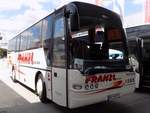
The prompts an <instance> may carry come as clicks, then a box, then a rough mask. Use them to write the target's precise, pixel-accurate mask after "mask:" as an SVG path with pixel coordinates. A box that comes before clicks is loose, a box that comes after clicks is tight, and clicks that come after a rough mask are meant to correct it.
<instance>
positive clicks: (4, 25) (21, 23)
mask: <svg viewBox="0 0 150 113" xmlns="http://www.w3.org/2000/svg"><path fill="white" fill-rule="evenodd" d="M70 1H73V0H1V1H0V32H1V34H3V35H4V37H6V38H7V39H10V38H12V37H13V36H15V35H17V34H18V33H19V32H21V31H23V30H24V29H25V28H27V27H29V26H30V25H32V24H34V23H35V22H37V21H38V20H40V19H41V18H43V17H44V16H46V15H48V14H49V13H50V12H51V11H52V10H54V9H55V8H56V7H58V6H61V5H62V4H65V3H68V2H70ZM76 1H83V2H89V3H95V0H76ZM103 1H104V2H103V4H104V6H105V7H107V8H109V9H112V2H111V1H112V0H103ZM143 4H144V0H125V7H124V14H125V16H129V15H132V14H135V13H136V12H140V11H141V10H142V8H143Z"/></svg>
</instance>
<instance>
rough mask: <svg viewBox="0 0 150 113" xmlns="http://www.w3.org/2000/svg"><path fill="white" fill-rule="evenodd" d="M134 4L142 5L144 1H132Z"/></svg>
mask: <svg viewBox="0 0 150 113" xmlns="http://www.w3.org/2000/svg"><path fill="white" fill-rule="evenodd" d="M132 2H133V3H134V4H143V3H144V2H145V0H132Z"/></svg>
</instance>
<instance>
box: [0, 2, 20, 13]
mask: <svg viewBox="0 0 150 113" xmlns="http://www.w3.org/2000/svg"><path fill="white" fill-rule="evenodd" d="M21 5H22V0H1V1H0V11H5V10H16V9H20V7H21Z"/></svg>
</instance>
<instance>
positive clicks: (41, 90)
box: [36, 74, 47, 103]
mask: <svg viewBox="0 0 150 113" xmlns="http://www.w3.org/2000/svg"><path fill="white" fill-rule="evenodd" d="M36 94H37V95H38V96H39V99H40V100H41V102H43V103H46V102H47V98H46V85H45V82H44V80H43V76H42V74H39V75H38V79H37V81H36Z"/></svg>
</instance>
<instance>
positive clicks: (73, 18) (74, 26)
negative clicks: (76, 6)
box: [70, 13, 80, 31]
mask: <svg viewBox="0 0 150 113" xmlns="http://www.w3.org/2000/svg"><path fill="white" fill-rule="evenodd" d="M70 27H71V31H78V30H79V29H80V22H79V15H78V14H74V13H73V14H70Z"/></svg>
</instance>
